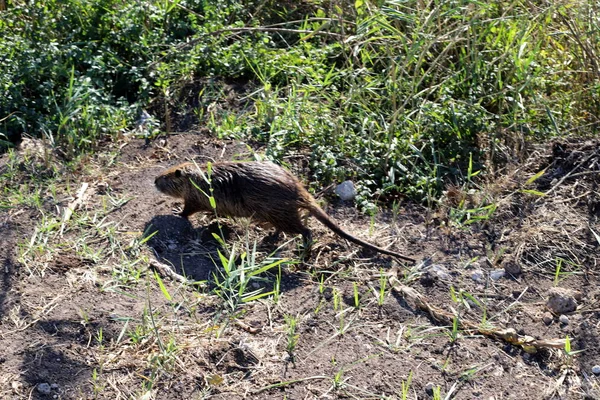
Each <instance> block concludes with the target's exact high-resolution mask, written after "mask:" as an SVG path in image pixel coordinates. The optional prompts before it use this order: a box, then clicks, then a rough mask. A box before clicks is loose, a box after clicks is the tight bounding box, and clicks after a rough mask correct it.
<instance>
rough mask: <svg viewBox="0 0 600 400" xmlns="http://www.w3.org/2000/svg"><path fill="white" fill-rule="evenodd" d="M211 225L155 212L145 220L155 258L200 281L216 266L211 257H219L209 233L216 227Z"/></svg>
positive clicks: (146, 231)
mask: <svg viewBox="0 0 600 400" xmlns="http://www.w3.org/2000/svg"><path fill="white" fill-rule="evenodd" d="M213 225H216V224H211V225H209V226H208V227H199V228H194V227H193V225H192V224H191V223H190V222H189V221H188V220H186V219H183V218H180V217H176V216H172V215H158V216H155V217H154V218H152V219H151V220H150V221H149V222H148V223H147V224H146V226H145V227H144V232H145V235H146V237H150V239H149V240H148V246H150V248H151V249H152V250H153V252H154V255H155V256H156V259H157V260H158V261H160V262H162V263H165V264H167V265H170V266H172V267H173V268H174V269H175V272H177V273H178V274H180V275H184V276H186V277H188V278H192V279H194V280H196V281H203V280H207V279H208V278H209V277H210V275H211V272H212V271H214V270H215V263H214V262H213V261H212V259H216V257H218V255H217V251H216V249H217V247H218V244H217V242H216V241H215V239H214V238H213V236H212V232H215V231H216V229H215V228H217V227H216V226H213ZM217 229H218V228H217Z"/></svg>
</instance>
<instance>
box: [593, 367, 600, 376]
mask: <svg viewBox="0 0 600 400" xmlns="http://www.w3.org/2000/svg"><path fill="white" fill-rule="evenodd" d="M592 373H593V374H594V375H600V365H594V366H593V367H592Z"/></svg>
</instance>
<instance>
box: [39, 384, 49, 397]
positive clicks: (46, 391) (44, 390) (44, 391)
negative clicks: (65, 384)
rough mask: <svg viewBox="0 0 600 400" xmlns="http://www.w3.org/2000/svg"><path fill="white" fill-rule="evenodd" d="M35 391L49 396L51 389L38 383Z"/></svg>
mask: <svg viewBox="0 0 600 400" xmlns="http://www.w3.org/2000/svg"><path fill="white" fill-rule="evenodd" d="M37 391H38V392H40V393H41V394H50V392H51V391H52V389H51V388H50V385H48V384H47V383H40V384H39V385H38V386H37Z"/></svg>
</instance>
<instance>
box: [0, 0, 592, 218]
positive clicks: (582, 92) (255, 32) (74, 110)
mask: <svg viewBox="0 0 600 400" xmlns="http://www.w3.org/2000/svg"><path fill="white" fill-rule="evenodd" d="M599 9H600V6H599V5H598V4H597V3H596V2H593V1H567V2H561V3H560V4H558V3H553V2H543V1H541V2H533V1H516V0H507V1H503V2H492V3H489V4H487V3H481V2H475V1H470V0H457V1H447V2H433V1H430V2H423V1H416V0H403V1H400V0H388V1H381V0H379V1H364V0H358V1H355V2H353V3H352V2H351V3H348V2H342V1H333V2H328V3H326V4H325V3H322V4H321V3H320V2H311V3H309V2H306V3H298V4H296V3H292V2H283V3H275V2H270V1H267V2H254V1H242V2H237V1H229V0H218V1H214V2H202V1H199V0H198V1H196V0H190V1H183V0H180V1H175V2H164V1H146V2H136V3H123V2H118V1H109V2H99V1H98V0H69V1H67V2H60V3H59V2H56V1H50V3H48V2H37V1H33V2H30V3H28V4H27V5H24V4H21V3H19V2H12V3H9V4H8V7H7V10H4V11H0V29H2V30H3V31H4V32H6V34H5V35H3V38H2V39H0V66H1V67H2V68H0V90H2V91H3V92H2V95H1V96H0V135H2V137H0V140H1V139H7V138H14V137H15V136H17V135H19V134H21V133H22V132H25V133H29V134H33V135H39V134H41V133H45V134H46V135H47V136H50V137H52V138H53V139H55V142H56V143H57V145H58V146H63V147H64V153H65V154H68V155H74V154H76V153H77V152H78V151H80V150H89V149H93V148H94V144H95V143H97V142H100V141H101V140H102V138H103V137H106V136H111V135H114V134H115V133H118V132H119V131H122V130H123V129H126V127H131V126H132V125H133V123H134V121H135V119H136V118H137V115H138V113H139V112H140V110H141V108H142V107H143V108H146V109H148V110H149V111H151V113H152V114H153V115H154V116H155V117H156V118H158V119H159V120H160V121H162V123H163V129H164V130H167V131H169V132H170V131H172V130H174V129H187V128H190V127H193V126H203V125H204V126H208V127H209V128H210V130H211V131H212V132H213V133H214V134H215V135H217V136H219V137H233V138H243V139H252V140H258V141H260V142H263V143H264V144H265V145H266V147H265V148H266V155H267V157H269V158H271V159H275V160H278V161H284V160H285V159H286V157H287V156H289V155H290V154H293V153H298V152H300V153H303V154H307V155H308V156H309V159H310V167H311V177H310V178H311V182H313V183H316V184H318V185H319V186H322V185H324V184H326V183H328V182H331V181H335V180H341V179H346V178H354V179H355V180H356V182H357V188H358V192H359V197H358V201H359V203H360V204H361V206H363V208H365V209H367V210H368V209H373V207H374V203H373V199H375V198H379V199H380V200H393V199H394V198H395V197H396V196H397V195H398V194H404V195H407V196H410V197H413V198H415V199H423V200H425V199H431V198H435V197H436V196H437V195H438V194H439V193H440V191H441V190H442V189H443V187H444V184H445V182H446V181H447V180H455V181H456V180H460V179H461V177H462V176H464V175H465V171H466V168H467V165H468V163H469V160H471V159H472V160H473V164H474V167H475V169H476V170H479V169H482V168H484V167H485V162H484V161H486V162H490V161H492V162H501V161H504V160H506V159H507V158H508V157H510V156H511V154H501V153H502V151H504V152H506V149H507V146H508V148H510V147H511V146H512V144H513V143H522V142H523V141H526V140H544V139H547V138H549V137H553V136H563V135H571V134H594V133H595V132H596V130H597V127H598V119H597V116H598V115H600V104H599V96H600V84H598V82H599V80H598V74H599V73H600V72H599V69H600V67H599V64H598V59H599V58H598V56H599V55H600V49H599V46H600V45H599V43H600V37H599V36H600V33H599V29H598V26H600V23H599V20H600V13H599ZM231 83H235V84H237V85H238V86H241V87H242V88H243V89H242V90H241V92H240V93H238V95H237V97H236V99H237V101H232V98H231V95H230V94H229V95H228V93H230V92H228V91H227V90H226V87H227V85H230V84H231ZM234 100H235V99H234ZM183 121H186V122H185V123H183ZM482 155H485V157H482Z"/></svg>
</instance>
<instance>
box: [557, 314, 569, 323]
mask: <svg viewBox="0 0 600 400" xmlns="http://www.w3.org/2000/svg"><path fill="white" fill-rule="evenodd" d="M558 322H560V323H561V324H564V325H567V324H568V323H569V317H567V316H566V315H564V314H563V315H561V316H560V317H558Z"/></svg>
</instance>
